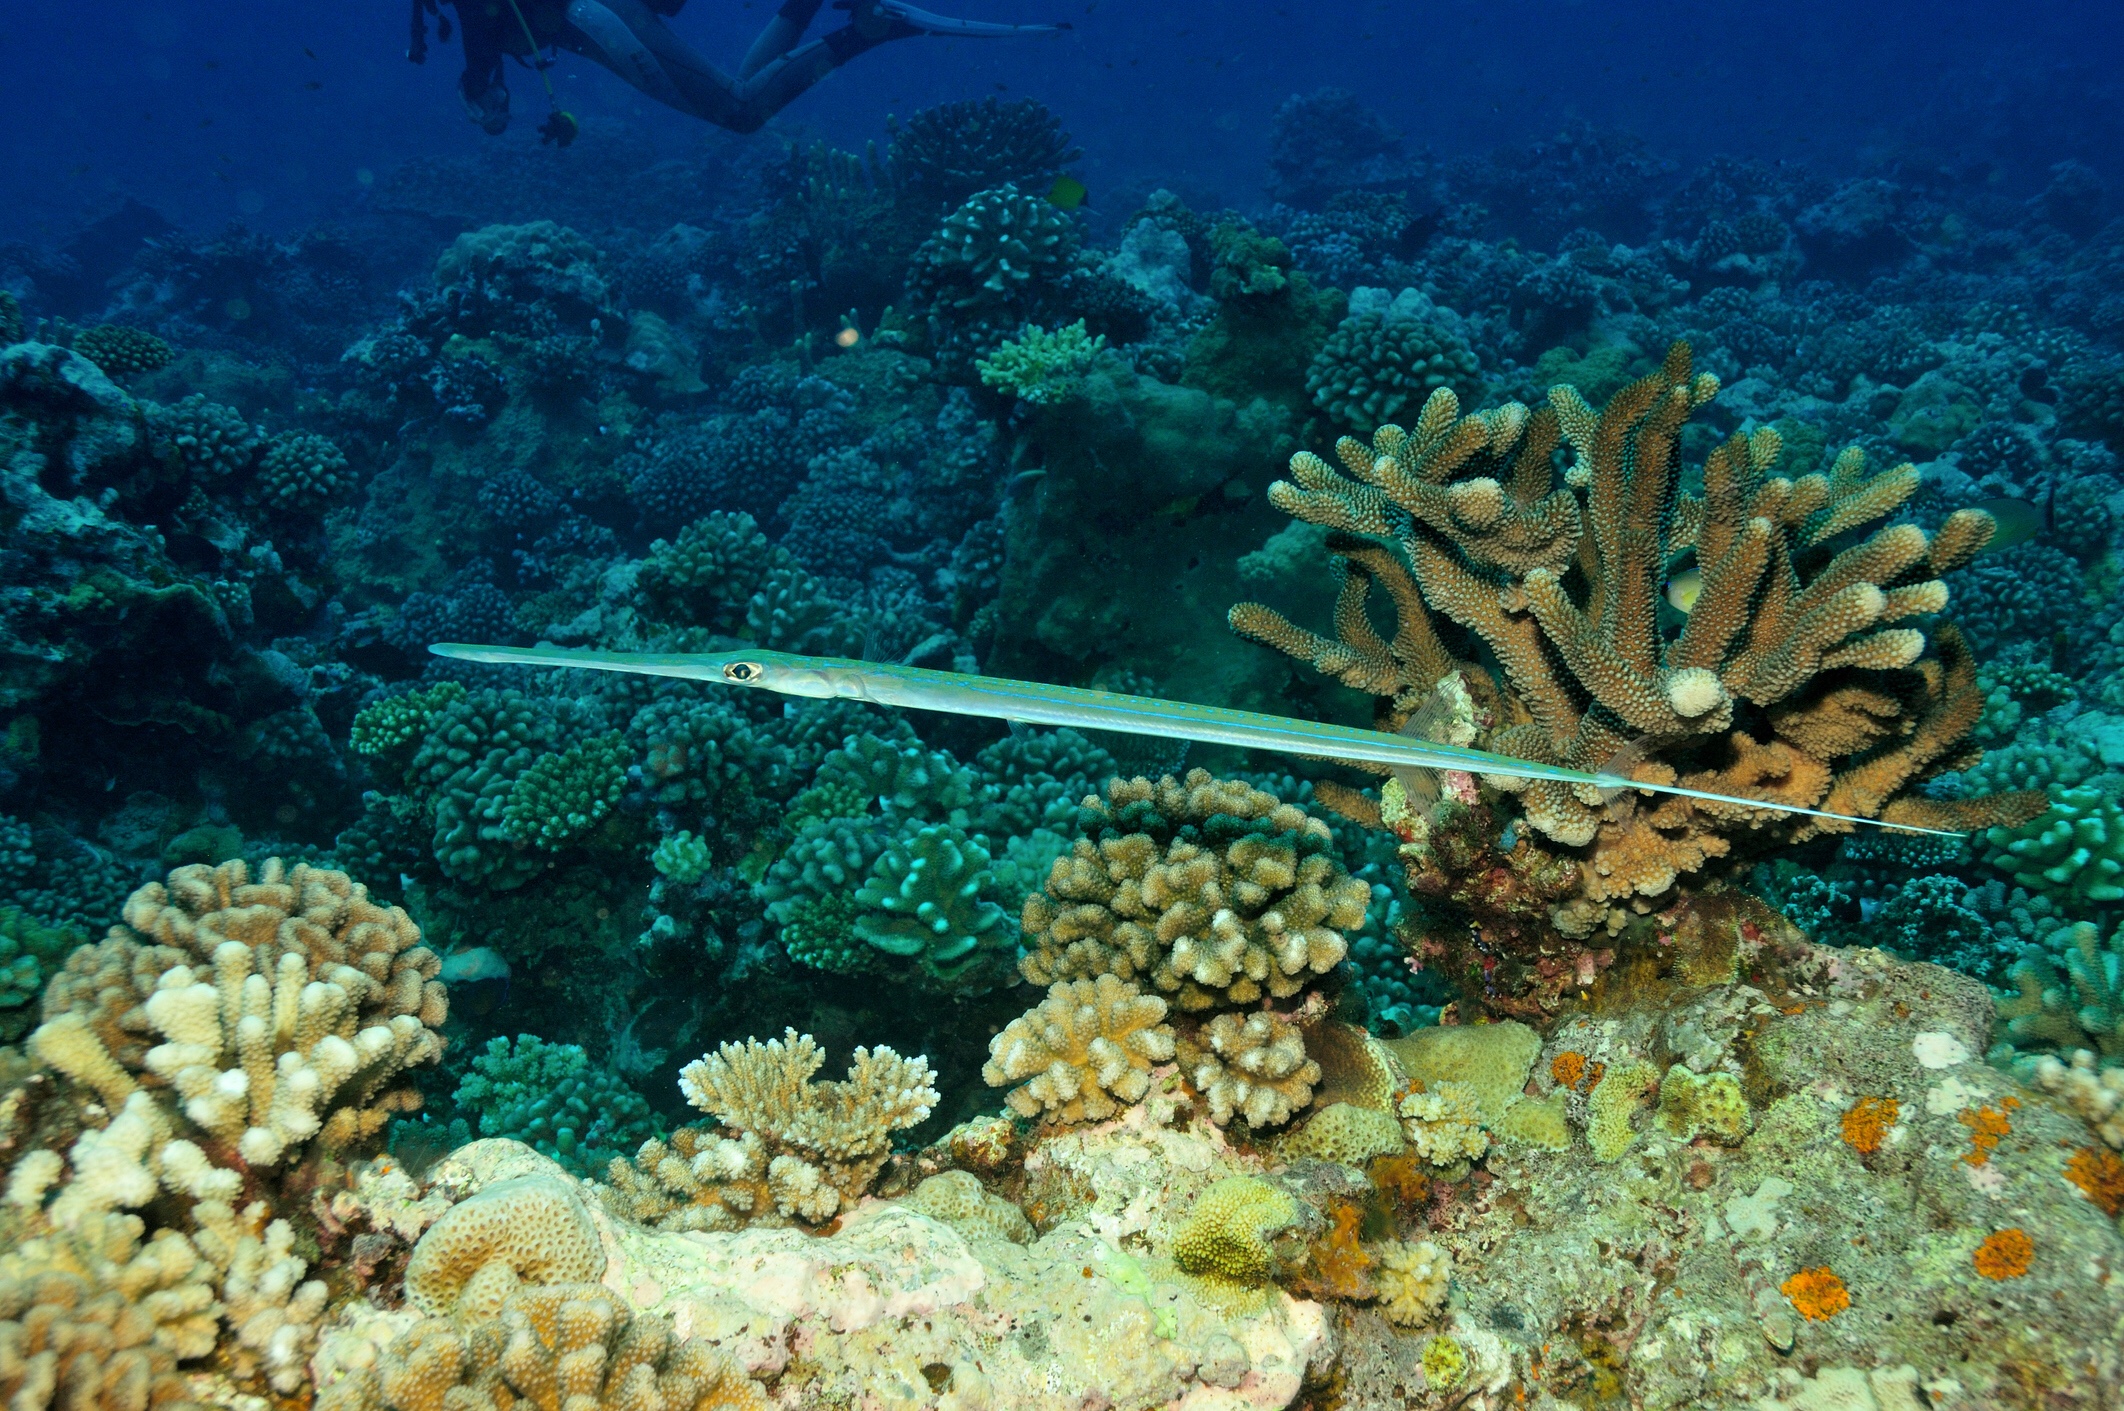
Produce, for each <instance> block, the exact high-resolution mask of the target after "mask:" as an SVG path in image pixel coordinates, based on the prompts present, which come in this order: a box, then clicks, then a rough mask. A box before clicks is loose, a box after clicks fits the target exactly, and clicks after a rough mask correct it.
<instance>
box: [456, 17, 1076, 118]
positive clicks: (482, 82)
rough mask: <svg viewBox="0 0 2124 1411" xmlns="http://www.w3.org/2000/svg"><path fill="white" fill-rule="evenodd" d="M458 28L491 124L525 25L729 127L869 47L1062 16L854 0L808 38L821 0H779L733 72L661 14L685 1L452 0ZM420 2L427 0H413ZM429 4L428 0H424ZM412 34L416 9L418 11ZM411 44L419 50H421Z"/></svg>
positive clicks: (470, 81)
mask: <svg viewBox="0 0 2124 1411" xmlns="http://www.w3.org/2000/svg"><path fill="white" fill-rule="evenodd" d="M449 2H450V3H451V4H453V5H454V6H455V8H456V10H457V16H458V24H459V26H460V27H461V28H462V29H463V30H464V46H465V72H464V76H463V78H462V79H460V80H459V88H460V91H461V93H462V94H463V97H464V100H465V106H466V108H467V109H469V110H470V111H471V114H472V118H473V121H475V122H477V123H479V125H480V126H481V127H483V128H485V129H486V130H487V131H488V132H500V131H501V130H502V129H503V128H504V127H506V126H508V121H509V102H508V90H507V88H506V87H505V86H504V85H503V82H502V55H503V54H504V53H517V52H519V51H521V50H522V49H523V48H524V47H525V45H524V40H523V37H522V31H523V28H524V26H525V25H526V24H528V25H529V27H530V29H531V33H532V36H533V37H534V38H535V39H536V41H537V43H538V45H539V47H540V48H546V47H557V48H561V49H566V50H568V51H570V52H571V53H576V54H581V55H582V56H583V57H585V58H587V59H594V60H596V61H597V62H598V63H600V64H603V65H604V66H605V67H606V68H608V69H610V70H612V72H614V73H615V74H617V75H619V76H620V77H621V78H622V79H625V80H626V81H627V82H628V83H629V84H631V85H633V86H634V87H635V88H638V89H640V90H641V91H642V92H643V93H646V94H648V95H649V96H650V97H651V98H654V99H656V100H657V101H658V102H659V103H663V104H665V105H666V106H668V107H672V108H676V109H678V110H679V111H680V112H682V113H690V114H692V115H693V116H694V117H698V118H704V119H706V120H707V121H709V122H712V123H714V124H715V125H716V126H718V127H725V128H728V129H730V130H731V131H732V132H757V131H758V130H759V129H760V127H761V126H762V125H764V124H765V123H766V121H767V120H768V119H769V118H771V117H773V116H774V115H775V114H776V113H778V112H780V111H781V110H782V109H783V108H784V107H785V106H787V105H788V104H789V103H790V102H791V101H792V100H793V99H795V98H796V97H797V96H798V95H799V94H801V93H803V92H804V91H805V90H806V89H808V88H810V87H811V85H813V84H814V83H817V82H818V81H819V80H820V79H822V78H824V77H825V76H826V75H827V74H829V73H831V72H833V70H835V69H837V68H839V67H840V66H841V65H842V64H845V63H847V62H848V61H849V60H850V59H852V58H854V57H855V56H856V55H858V54H861V53H863V52H864V51H865V50H868V49H874V48H876V47H877V46H878V45H880V44H883V43H885V42H886V41H887V40H892V39H905V38H910V37H912V36H914V35H918V34H963V35H972V36H979V37H993V36H1000V35H1007V34H1036V33H1041V32H1045V31H1051V30H1055V29H1061V28H1067V26H1064V25H992V24H982V23H978V22H972V21H964V20H951V19H946V18H944V17H942V16H937V15H930V14H927V13H925V12H923V11H921V10H916V9H913V8H912V7H911V6H908V5H906V4H903V3H900V2H899V0H854V3H853V4H851V5H849V6H847V7H845V8H848V9H849V10H850V12H851V13H850V16H849V22H848V23H847V24H846V25H845V26H843V27H842V28H840V29H837V30H834V31H833V32H831V33H830V34H827V35H824V36H823V37H821V38H818V39H814V40H812V41H810V42H809V43H804V42H802V41H803V38H804V30H805V28H806V27H807V26H808V25H809V24H810V23H811V21H812V18H813V16H815V15H817V14H818V12H819V9H820V7H821V5H823V3H824V0H783V4H782V7H781V8H780V9H779V10H777V11H776V12H775V14H774V16H773V18H771V19H769V20H768V21H767V27H766V28H765V29H763V30H761V31H760V37H759V38H758V39H756V40H754V41H753V44H752V48H751V50H750V51H748V52H747V53H746V55H745V62H744V64H743V65H742V66H741V67H740V68H739V69H738V73H737V76H736V77H734V78H733V77H732V76H731V75H729V74H726V73H724V72H723V71H722V70H721V69H719V68H717V67H716V66H715V65H713V64H711V63H709V62H708V61H707V60H706V59H703V58H702V57H701V56H700V55H699V54H697V53H695V52H694V51H693V49H692V48H690V47H689V46H688V45H687V44H686V43H685V42H684V41H682V40H681V39H680V38H679V37H678V36H677V35H675V34H673V33H672V32H671V30H670V28H669V27H668V26H667V25H666V24H665V23H664V15H666V14H676V13H677V12H678V9H679V8H680V6H681V5H683V4H684V0H664V3H663V4H662V5H660V6H657V7H654V8H652V6H651V5H650V4H648V3H646V0H517V4H518V6H519V7H520V9H521V11H522V19H521V20H519V18H518V16H517V14H516V13H515V11H513V10H512V9H511V7H510V4H509V0H449ZM414 3H415V5H416V6H419V5H421V4H422V3H424V0H414ZM426 3H432V0H426ZM415 26H416V33H417V32H418V27H419V11H418V10H417V9H416V12H415ZM418 47H419V46H418V45H416V50H417V49H418Z"/></svg>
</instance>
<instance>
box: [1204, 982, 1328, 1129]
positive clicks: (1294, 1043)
mask: <svg viewBox="0 0 2124 1411" xmlns="http://www.w3.org/2000/svg"><path fill="white" fill-rule="evenodd" d="M1200 1042H1201V1057H1200V1058H1199V1059H1198V1060H1197V1061H1196V1062H1195V1065H1194V1080H1195V1087H1196V1089H1197V1090H1198V1091H1200V1092H1201V1094H1202V1095H1203V1097H1205V1098H1206V1099H1208V1101H1209V1115H1210V1120H1211V1121H1212V1122H1215V1123H1216V1124H1217V1125H1218V1126H1220V1127H1223V1126H1228V1125H1229V1124H1230V1123H1231V1121H1232V1119H1233V1118H1235V1117H1237V1118H1240V1119H1243V1120H1244V1121H1245V1122H1246V1124H1247V1125H1248V1126H1250V1127H1274V1126H1280V1125H1281V1124H1282V1123H1284V1122H1288V1121H1289V1120H1290V1119H1291V1115H1292V1114H1293V1113H1296V1112H1300V1111H1303V1110H1304V1109H1305V1107H1306V1105H1307V1104H1308V1103H1310V1102H1311V1101H1312V1100H1313V1088H1314V1086H1315V1085H1316V1084H1318V1083H1319V1081H1320V1065H1319V1064H1318V1063H1315V1062H1314V1061H1313V1060H1312V1059H1310V1058H1308V1057H1306V1054H1305V1036H1304V1035H1303V1034H1302V1033H1300V1032H1299V1030H1298V1026H1297V1025H1295V1024H1292V1023H1291V1022H1289V1021H1288V1020H1286V1019H1284V1018H1283V1017H1282V1016H1280V1015H1276V1014H1271V1013H1269V1012H1268V1011H1266V1010H1259V1009H1257V1010H1255V1011H1253V1012H1252V1013H1250V1014H1243V1015H1242V1014H1234V1013H1225V1014H1219V1015H1217V1016H1215V1017H1214V1018H1212V1019H1211V1020H1210V1021H1209V1022H1208V1023H1206V1024H1204V1025H1203V1026H1202V1031H1201V1034H1200Z"/></svg>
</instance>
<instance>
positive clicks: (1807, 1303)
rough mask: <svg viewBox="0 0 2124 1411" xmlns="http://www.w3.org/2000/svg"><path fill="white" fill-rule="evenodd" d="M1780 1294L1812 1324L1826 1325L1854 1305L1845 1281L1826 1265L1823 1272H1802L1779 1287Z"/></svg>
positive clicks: (1818, 1270) (1821, 1269)
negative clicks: (1822, 1323)
mask: <svg viewBox="0 0 2124 1411" xmlns="http://www.w3.org/2000/svg"><path fill="white" fill-rule="evenodd" d="M1777 1291H1778V1292H1779V1293H1781V1294H1783V1295H1784V1296H1785V1297H1787V1298H1789V1299H1791V1300H1792V1306H1793V1308H1795V1309H1797V1310H1798V1312H1799V1315H1800V1316H1801V1317H1802V1318H1805V1319H1807V1320H1809V1321H1810V1322H1824V1321H1826V1320H1828V1319H1830V1318H1834V1317H1835V1316H1836V1315H1837V1314H1839V1313H1841V1312H1843V1311H1844V1310H1845V1309H1846V1308H1849V1307H1850V1306H1851V1295H1850V1293H1849V1292H1847V1291H1846V1290H1845V1288H1844V1281H1843V1280H1842V1279H1839V1278H1838V1277H1837V1276H1836V1275H1835V1274H1834V1273H1832V1272H1830V1269H1829V1266H1828V1265H1826V1264H1824V1265H1823V1266H1822V1267H1820V1268H1819V1269H1802V1270H1800V1271H1799V1272H1798V1273H1797V1274H1794V1275H1793V1276H1792V1277H1791V1278H1789V1279H1787V1280H1785V1281H1784V1282H1783V1283H1782V1284H1779V1285H1778V1286H1777Z"/></svg>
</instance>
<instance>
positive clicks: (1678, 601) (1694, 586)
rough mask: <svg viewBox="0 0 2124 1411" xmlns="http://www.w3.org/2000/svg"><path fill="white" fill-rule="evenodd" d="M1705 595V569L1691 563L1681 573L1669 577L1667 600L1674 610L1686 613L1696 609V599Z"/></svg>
mask: <svg viewBox="0 0 2124 1411" xmlns="http://www.w3.org/2000/svg"><path fill="white" fill-rule="evenodd" d="M1703 595H1704V571H1703V570H1702V569H1701V568H1698V567H1696V566H1695V565H1694V564H1691V565H1690V566H1689V567H1687V568H1685V569H1683V570H1682V571H1681V572H1679V573H1675V574H1669V575H1668V577H1667V601H1668V602H1669V603H1670V604H1672V605H1673V607H1674V610H1675V611H1676V612H1678V613H1682V614H1684V615H1686V614H1688V613H1691V612H1694V611H1695V610H1696V600H1697V599H1698V598H1700V597H1702V596H1703Z"/></svg>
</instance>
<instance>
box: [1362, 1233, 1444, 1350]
mask: <svg viewBox="0 0 2124 1411" xmlns="http://www.w3.org/2000/svg"><path fill="white" fill-rule="evenodd" d="M1373 1253H1374V1255H1376V1256H1377V1258H1378V1260H1379V1266H1378V1269H1377V1270H1376V1271H1375V1272H1374V1273H1373V1275H1372V1279H1373V1281H1374V1282H1375V1283H1376V1284H1377V1285H1378V1286H1379V1311H1380V1312H1382V1313H1384V1314H1386V1317H1387V1321H1388V1322H1390V1323H1392V1324H1394V1325H1395V1326H1396V1327H1401V1328H1420V1327H1422V1326H1423V1325H1424V1324H1426V1323H1428V1322H1430V1321H1432V1320H1433V1319H1434V1318H1436V1317H1437V1316H1438V1312H1439V1310H1440V1309H1442V1308H1444V1307H1445V1301H1446V1294H1447V1292H1448V1291H1449V1289H1450V1287H1451V1281H1452V1277H1453V1256H1452V1255H1450V1254H1448V1253H1446V1251H1444V1250H1443V1249H1440V1248H1439V1247H1438V1246H1437V1245H1435V1244H1433V1243H1432V1242H1431V1241H1429V1240H1417V1241H1416V1242H1415V1243H1413V1244H1404V1243H1402V1242H1401V1241H1399V1240H1389V1241H1387V1242H1386V1243H1384V1244H1381V1245H1379V1246H1378V1247H1377V1248H1376V1249H1374V1250H1373Z"/></svg>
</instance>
